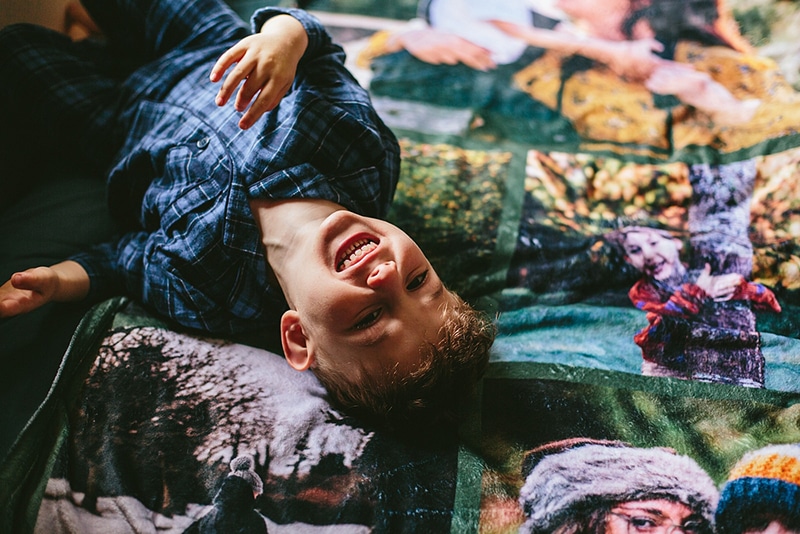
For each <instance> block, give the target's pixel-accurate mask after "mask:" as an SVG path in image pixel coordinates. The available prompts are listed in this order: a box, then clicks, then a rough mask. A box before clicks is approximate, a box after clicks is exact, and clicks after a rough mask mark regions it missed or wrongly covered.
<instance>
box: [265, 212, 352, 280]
mask: <svg viewBox="0 0 800 534" xmlns="http://www.w3.org/2000/svg"><path fill="white" fill-rule="evenodd" d="M343 209H345V208H343V207H342V206H340V205H339V204H336V203H334V202H330V201H328V200H317V199H292V200H259V199H252V200H250V210H251V212H252V213H253V217H254V218H255V221H256V224H257V225H258V228H259V232H260V233H261V244H262V245H264V248H265V252H266V258H267V267H268V268H269V269H270V270H271V271H272V273H271V274H274V275H277V278H278V280H280V279H281V276H280V273H281V272H282V270H283V269H284V267H285V266H286V265H287V263H288V260H289V259H290V258H291V254H292V251H293V250H295V248H296V247H294V246H293V245H294V244H295V243H299V242H300V241H299V240H302V239H303V238H304V236H308V235H309V233H311V232H315V230H316V229H317V228H318V227H319V225H320V224H322V222H323V221H324V220H325V219H326V218H327V217H328V215H330V214H331V213H333V212H335V211H339V210H343Z"/></svg>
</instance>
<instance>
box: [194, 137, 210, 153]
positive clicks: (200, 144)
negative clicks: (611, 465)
mask: <svg viewBox="0 0 800 534" xmlns="http://www.w3.org/2000/svg"><path fill="white" fill-rule="evenodd" d="M208 143H209V139H208V137H203V138H202V139H199V140H198V141H197V148H199V149H200V150H203V149H204V148H205V147H207V146H208Z"/></svg>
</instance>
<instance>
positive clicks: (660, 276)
mask: <svg viewBox="0 0 800 534" xmlns="http://www.w3.org/2000/svg"><path fill="white" fill-rule="evenodd" d="M623 247H624V248H625V261H627V262H628V263H630V264H631V265H632V266H633V267H635V268H636V269H637V270H639V271H641V272H643V273H644V274H645V275H647V276H648V277H650V278H653V279H655V280H659V281H664V280H667V279H669V278H670V277H671V276H672V275H673V274H675V273H676V272H677V270H678V268H679V267H680V256H679V253H680V249H681V248H682V244H681V242H680V240H678V239H675V238H672V237H667V236H666V235H663V234H661V233H660V232H657V231H656V230H654V229H652V228H645V227H642V228H636V229H630V230H628V231H626V232H625V239H624V240H623Z"/></svg>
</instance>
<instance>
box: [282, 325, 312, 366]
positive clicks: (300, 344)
mask: <svg viewBox="0 0 800 534" xmlns="http://www.w3.org/2000/svg"><path fill="white" fill-rule="evenodd" d="M281 345H282V346H283V354H284V356H286V361H287V362H289V365H291V366H292V368H294V369H295V370H297V371H305V370H306V369H308V368H309V367H311V364H312V363H314V355H313V353H312V351H310V350H309V348H308V339H307V338H306V335H305V333H304V332H303V326H302V325H301V324H300V316H299V315H298V313H297V312H296V311H294V310H289V311H287V312H285V313H284V314H283V316H282V317H281Z"/></svg>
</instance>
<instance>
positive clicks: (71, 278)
mask: <svg viewBox="0 0 800 534" xmlns="http://www.w3.org/2000/svg"><path fill="white" fill-rule="evenodd" d="M89 283H90V282H89V276H88V274H86V271H85V270H84V269H83V267H81V266H80V264H78V263H75V262H73V261H65V262H62V263H58V264H56V265H53V266H52V267H34V268H32V269H28V270H25V271H22V272H18V273H14V274H13V275H11V278H10V279H9V280H8V281H7V282H6V283H5V284H3V285H2V286H0V317H13V316H14V315H20V314H23V313H28V312H30V311H33V310H35V309H36V308H39V307H41V306H43V305H44V304H47V303H48V302H54V301H58V302H66V301H73V300H81V299H83V298H85V297H86V295H87V294H88V292H89Z"/></svg>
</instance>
